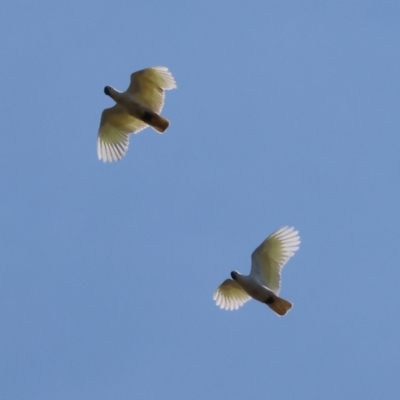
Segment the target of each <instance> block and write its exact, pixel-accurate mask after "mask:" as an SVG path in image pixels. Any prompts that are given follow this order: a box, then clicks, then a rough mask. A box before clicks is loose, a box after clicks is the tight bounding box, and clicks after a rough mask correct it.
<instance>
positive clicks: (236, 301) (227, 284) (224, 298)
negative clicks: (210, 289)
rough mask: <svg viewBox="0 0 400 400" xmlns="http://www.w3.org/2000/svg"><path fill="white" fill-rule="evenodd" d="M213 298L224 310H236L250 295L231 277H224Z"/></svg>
mask: <svg viewBox="0 0 400 400" xmlns="http://www.w3.org/2000/svg"><path fill="white" fill-rule="evenodd" d="M213 299H214V300H215V303H216V304H217V306H219V307H220V308H222V309H224V310H237V309H238V308H239V307H241V306H242V305H243V304H244V303H246V301H249V300H250V299H251V297H250V296H249V295H248V294H247V293H246V292H245V291H244V290H243V289H242V287H241V286H240V285H239V284H238V283H237V282H235V281H234V280H232V279H226V280H225V281H224V282H223V283H222V284H221V285H220V286H219V287H218V289H217V290H216V291H215V292H214V296H213Z"/></svg>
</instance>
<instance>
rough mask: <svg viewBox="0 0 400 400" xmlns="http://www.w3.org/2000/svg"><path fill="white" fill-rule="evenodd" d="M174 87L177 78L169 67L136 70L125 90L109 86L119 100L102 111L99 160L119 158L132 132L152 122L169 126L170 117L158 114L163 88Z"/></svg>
mask: <svg viewBox="0 0 400 400" xmlns="http://www.w3.org/2000/svg"><path fill="white" fill-rule="evenodd" d="M175 88H176V82H175V79H174V77H173V76H172V74H171V73H170V72H169V71H168V68H166V67H152V68H146V69H142V70H140V71H137V72H134V73H133V74H132V75H131V84H130V85H129V87H128V89H127V91H126V92H122V93H121V92H119V91H118V90H116V89H114V88H113V87H111V86H106V87H105V88H104V93H105V94H106V95H107V96H110V97H111V98H112V99H113V100H115V102H116V103H117V104H116V105H115V106H114V107H111V108H106V109H105V110H104V111H103V113H102V115H101V121H100V128H99V134H98V139H97V155H98V157H99V160H103V161H104V162H107V161H118V160H120V159H121V158H122V157H124V155H125V153H126V151H127V150H128V144H129V135H130V134H132V133H138V132H139V131H141V130H142V129H144V128H147V127H148V126H149V125H150V126H151V127H152V128H153V129H155V130H156V131H157V132H159V133H163V132H164V131H165V130H166V129H167V128H168V126H169V121H168V120H167V119H165V118H164V117H162V116H161V115H159V114H160V112H161V110H162V108H163V105H164V97H165V93H164V91H165V90H169V89H175Z"/></svg>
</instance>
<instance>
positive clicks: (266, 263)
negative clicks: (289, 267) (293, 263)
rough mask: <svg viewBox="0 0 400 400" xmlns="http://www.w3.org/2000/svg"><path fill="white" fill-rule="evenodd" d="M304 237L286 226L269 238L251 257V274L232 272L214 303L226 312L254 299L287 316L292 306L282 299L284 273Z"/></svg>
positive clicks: (219, 289)
mask: <svg viewBox="0 0 400 400" xmlns="http://www.w3.org/2000/svg"><path fill="white" fill-rule="evenodd" d="M299 245H300V236H299V235H298V231H295V230H294V228H290V227H288V226H285V227H283V228H280V229H278V230H277V231H275V232H274V233H272V234H271V235H270V236H268V237H267V238H266V239H265V240H264V241H263V242H262V243H261V244H260V246H258V247H257V248H256V249H255V250H254V252H253V254H252V255H251V271H250V275H241V274H240V273H239V272H236V271H232V272H231V277H232V279H226V280H225V281H224V282H223V283H222V284H221V285H220V286H219V287H218V289H217V290H216V291H215V292H214V300H215V302H216V304H217V306H219V307H220V308H222V309H225V310H237V309H238V308H239V307H241V306H242V305H243V304H244V303H246V301H248V300H250V299H251V298H253V299H255V300H258V301H260V302H261V303H264V304H267V305H268V306H269V307H270V308H271V309H272V310H273V311H275V312H276V313H277V314H278V315H281V316H282V315H285V314H286V313H287V312H288V311H289V310H290V309H291V308H292V303H290V302H289V301H287V300H285V299H282V298H281V297H278V295H279V291H280V288H281V270H282V268H283V267H284V265H285V264H286V263H287V262H288V260H289V258H291V257H292V256H293V255H294V253H295V252H296V251H297V250H298V249H299Z"/></svg>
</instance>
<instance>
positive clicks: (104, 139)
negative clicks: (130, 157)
mask: <svg viewBox="0 0 400 400" xmlns="http://www.w3.org/2000/svg"><path fill="white" fill-rule="evenodd" d="M147 126H148V125H147V124H146V123H144V122H143V121H140V120H139V119H136V118H134V117H132V116H131V115H129V114H128V113H127V112H125V111H124V109H123V108H122V107H121V106H119V105H118V104H116V105H115V106H114V107H111V108H106V109H105V110H104V111H103V113H102V114H101V122H100V128H99V135H98V138H97V155H98V157H99V160H103V161H104V162H107V161H109V162H111V161H118V160H120V159H121V158H122V157H123V156H124V155H125V153H126V151H127V150H128V144H129V134H131V133H138V132H139V131H141V130H142V129H144V128H146V127H147Z"/></svg>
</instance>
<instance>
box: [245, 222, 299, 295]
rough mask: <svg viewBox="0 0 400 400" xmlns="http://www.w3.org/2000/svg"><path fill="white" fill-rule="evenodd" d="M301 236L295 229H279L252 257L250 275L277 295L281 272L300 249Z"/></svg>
mask: <svg viewBox="0 0 400 400" xmlns="http://www.w3.org/2000/svg"><path fill="white" fill-rule="evenodd" d="M299 244H300V236H299V234H298V231H295V230H294V228H293V227H288V226H285V227H283V228H280V229H278V230H277V231H275V232H274V233H272V234H271V235H270V236H268V237H267V239H265V240H264V242H262V243H261V245H260V246H258V247H257V249H256V250H254V252H253V254H252V255H251V261H252V263H251V272H250V275H251V276H253V277H254V278H256V279H258V280H259V281H260V282H261V283H262V284H263V285H265V286H267V287H268V288H269V289H271V290H272V291H273V292H274V293H275V294H276V295H278V294H279V291H280V288H281V270H282V268H283V267H284V265H285V264H286V263H287V261H288V260H289V258H290V257H292V256H293V255H294V253H295V252H296V251H297V250H298V249H299Z"/></svg>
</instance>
